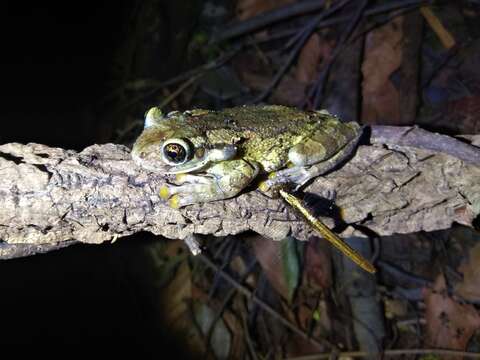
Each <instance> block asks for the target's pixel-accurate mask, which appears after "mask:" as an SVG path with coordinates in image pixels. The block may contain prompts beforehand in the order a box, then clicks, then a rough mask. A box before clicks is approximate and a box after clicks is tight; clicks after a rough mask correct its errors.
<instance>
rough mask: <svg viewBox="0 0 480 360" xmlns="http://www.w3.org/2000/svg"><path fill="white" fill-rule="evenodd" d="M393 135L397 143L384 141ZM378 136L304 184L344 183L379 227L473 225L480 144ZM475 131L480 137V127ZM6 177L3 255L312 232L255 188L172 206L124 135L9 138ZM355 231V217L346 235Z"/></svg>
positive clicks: (357, 210)
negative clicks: (92, 141) (81, 144)
mask: <svg viewBox="0 0 480 360" xmlns="http://www.w3.org/2000/svg"><path fill="white" fill-rule="evenodd" d="M389 139H394V142H395V143H396V145H392V146H388V145H385V144H384V143H385V142H388V141H389ZM419 139H420V140H419ZM371 140H372V143H373V144H372V145H362V146H360V147H359V148H358V149H357V151H356V154H355V155H354V156H353V158H352V159H351V160H350V161H348V162H347V163H346V164H345V165H344V166H343V167H341V168H340V169H338V170H337V171H334V172H332V173H330V174H328V175H326V176H324V177H320V178H317V179H316V180H315V181H313V182H312V183H311V184H310V185H309V186H308V187H306V189H305V192H310V193H317V194H322V193H323V192H324V191H325V190H333V189H335V191H336V194H337V197H336V204H337V205H338V206H339V207H340V208H341V209H342V215H343V217H344V220H345V221H346V222H347V223H350V224H357V225H359V224H360V225H362V226H363V227H367V228H369V229H370V230H372V231H374V232H376V233H377V234H378V235H390V234H393V233H410V232H416V231H421V230H425V231H432V230H439V229H445V228H448V227H450V226H451V224H452V223H453V222H457V223H461V224H465V225H467V226H472V222H473V221H474V220H475V218H477V217H478V216H479V213H480V149H479V148H477V147H476V146H472V145H468V144H465V143H463V142H461V141H458V140H455V139H453V138H450V137H447V136H442V135H436V134H432V133H428V132H426V131H423V130H420V129H417V128H398V127H397V128H396V127H374V128H373V130H372V139H371ZM471 140H472V144H478V143H480V135H477V136H472V137H471ZM398 144H400V145H398ZM406 145H415V146H423V147H427V148H429V149H432V150H425V149H418V148H413V147H408V146H406ZM452 146H453V147H452ZM477 146H478V145H477ZM442 151H447V152H450V153H451V152H452V151H454V152H455V156H457V157H454V156H451V155H446V154H445V153H443V152H442ZM460 159H463V160H460ZM0 179H1V181H0V204H1V206H0V239H1V240H2V242H1V243H0V258H10V257H18V256H26V255H30V254H33V253H36V252H44V251H49V250H51V249H56V248H61V247H64V246H68V245H69V244H71V243H74V242H85V243H102V242H104V241H111V240H115V239H116V238H118V237H122V236H126V235H130V234H133V233H135V232H138V231H150V232H152V233H154V234H158V235H162V236H164V237H167V238H181V239H182V238H185V237H187V236H188V235H191V234H193V233H196V234H213V235H218V236H220V235H227V234H238V233H240V232H243V231H247V230H253V231H255V232H257V233H259V234H261V235H263V236H266V237H269V238H271V239H274V240H279V239H282V238H284V237H285V236H286V235H288V234H291V235H293V236H295V237H297V238H298V239H301V240H305V239H307V238H308V237H309V236H310V235H311V234H312V233H311V230H310V228H309V227H308V226H306V225H305V223H304V222H303V221H302V220H301V219H300V218H298V217H297V216H296V214H295V213H294V212H293V211H292V210H291V209H290V208H288V207H287V206H286V205H285V204H284V203H283V202H282V200H281V199H271V198H268V197H266V196H265V195H263V194H261V193H260V192H259V191H256V190H255V189H251V191H246V192H244V193H243V194H242V195H240V196H237V197H235V198H233V199H229V200H225V201H218V202H214V203H207V204H198V205H192V206H188V207H185V208H183V209H180V210H175V209H171V208H169V207H167V206H166V204H164V202H163V201H162V200H161V199H160V198H159V196H158V189H159V188H160V187H161V185H162V184H163V182H164V179H163V178H162V177H161V176H160V175H159V174H151V173H146V172H144V171H142V170H141V169H139V168H138V167H137V166H136V165H135V164H134V163H133V162H132V161H131V158H130V154H129V149H128V148H126V147H124V146H121V145H114V144H105V145H93V146H90V147H88V148H86V149H84V150H83V151H82V152H79V153H77V152H74V151H70V150H63V149H59V148H52V147H48V146H45V145H39V144H27V145H22V144H18V143H10V144H5V145H1V146H0ZM325 222H326V223H327V224H329V220H328V219H325ZM353 232H354V230H353V228H352V227H348V228H347V229H346V230H345V231H344V233H343V234H342V235H345V236H347V235H351V234H352V233H353ZM356 234H357V233H356ZM357 235H358V234H357Z"/></svg>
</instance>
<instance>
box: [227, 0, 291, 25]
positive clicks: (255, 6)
mask: <svg viewBox="0 0 480 360" xmlns="http://www.w3.org/2000/svg"><path fill="white" fill-rule="evenodd" d="M293 2H295V0H238V1H237V6H236V9H235V12H236V14H237V18H238V19H239V20H246V19H249V18H251V17H254V16H256V15H258V14H261V13H263V12H266V11H271V10H273V9H276V8H279V7H281V6H284V5H287V4H290V3H293Z"/></svg>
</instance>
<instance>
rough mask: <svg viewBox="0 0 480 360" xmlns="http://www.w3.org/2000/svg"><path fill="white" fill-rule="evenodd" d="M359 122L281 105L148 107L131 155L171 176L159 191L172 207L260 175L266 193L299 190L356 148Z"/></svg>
mask: <svg viewBox="0 0 480 360" xmlns="http://www.w3.org/2000/svg"><path fill="white" fill-rule="evenodd" d="M361 134H362V127H361V126H360V125H359V124H358V123H356V122H342V121H341V120H340V119H339V118H337V117H336V116H334V115H331V114H330V113H329V112H328V111H325V110H319V111H303V110H299V109H296V108H292V107H287V106H282V105H250V106H239V107H233V108H227V109H224V110H205V109H194V110H187V111H184V112H180V111H173V112H170V113H168V114H164V113H163V112H162V111H161V109H160V108H158V107H152V108H151V109H150V110H148V111H147V112H146V115H145V122H144V129H143V131H142V133H141V134H140V135H139V137H138V138H137V139H136V141H135V143H134V145H133V147H132V151H131V155H132V158H133V160H134V162H135V163H136V164H137V165H139V166H140V167H141V168H143V169H144V170H147V171H150V172H154V173H157V174H162V175H164V176H166V177H167V178H168V181H167V182H166V183H165V184H164V185H163V186H162V187H161V188H160V189H159V196H160V198H162V199H163V200H164V201H165V202H167V203H168V205H169V206H170V207H172V208H176V209H178V208H182V207H184V206H187V205H192V204H198V203H206V202H211V201H218V200H224V199H229V198H233V197H235V196H237V195H238V194H239V193H241V192H242V191H244V190H245V189H246V188H248V187H249V186H251V185H252V184H253V183H254V182H255V181H256V180H259V181H258V186H257V187H256V188H257V189H258V190H260V191H262V192H263V193H265V194H268V193H269V192H272V191H274V189H278V188H281V187H282V186H283V185H285V184H289V185H292V184H293V185H294V186H295V189H296V190H297V189H299V188H301V187H302V186H304V185H305V184H306V183H308V182H309V181H310V180H311V179H313V178H315V177H318V176H321V175H323V174H325V173H326V172H329V171H331V170H332V169H334V168H335V167H337V166H338V165H339V164H341V163H342V162H344V161H345V159H347V158H348V157H349V156H350V155H351V154H352V153H353V151H354V149H355V148H356V146H357V144H358V142H359V139H360V137H361Z"/></svg>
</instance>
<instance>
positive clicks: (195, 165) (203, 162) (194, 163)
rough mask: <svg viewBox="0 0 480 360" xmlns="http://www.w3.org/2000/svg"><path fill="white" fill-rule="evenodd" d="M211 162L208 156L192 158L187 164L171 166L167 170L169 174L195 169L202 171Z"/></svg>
mask: <svg viewBox="0 0 480 360" xmlns="http://www.w3.org/2000/svg"><path fill="white" fill-rule="evenodd" d="M209 163H210V160H208V159H207V158H204V159H192V160H190V161H188V162H186V163H185V164H181V165H173V166H170V167H169V168H168V169H167V171H166V172H165V173H166V174H167V175H174V174H185V173H189V172H193V171H201V170H203V169H204V168H205V167H207V165H208V164H209Z"/></svg>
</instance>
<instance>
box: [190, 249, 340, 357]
mask: <svg viewBox="0 0 480 360" xmlns="http://www.w3.org/2000/svg"><path fill="white" fill-rule="evenodd" d="M196 258H197V259H200V260H201V261H202V262H203V263H204V264H205V265H207V266H208V267H210V268H212V269H214V270H215V271H218V273H219V274H220V275H221V276H222V277H223V278H224V279H225V280H226V281H228V282H229V283H230V284H232V285H233V286H234V287H235V289H236V290H237V291H238V292H240V293H241V294H243V295H245V296H246V297H247V298H249V299H251V300H252V301H253V302H254V303H256V304H257V305H258V306H259V307H260V308H261V309H262V310H263V311H265V312H267V313H268V314H269V315H270V316H272V317H273V318H275V320H277V321H279V322H280V323H281V324H282V325H284V326H285V327H286V328H288V329H289V330H291V331H292V332H294V333H295V334H297V335H299V336H301V337H302V338H304V339H306V340H308V341H310V342H311V343H313V344H315V345H317V346H319V347H321V346H323V345H327V346H328V347H330V348H331V349H332V350H337V346H336V345H335V344H333V343H332V342H330V341H329V340H327V339H325V338H320V339H318V340H317V339H316V338H313V337H310V336H308V334H307V333H305V332H304V331H303V330H301V329H300V328H299V327H298V326H296V325H295V324H292V323H291V322H289V321H288V320H286V319H285V318H284V317H283V316H282V315H280V314H279V313H278V312H277V311H276V310H275V309H273V308H272V307H271V306H270V305H268V304H267V303H265V302H264V301H263V300H261V299H259V298H258V297H257V296H255V295H254V294H253V293H252V292H251V291H250V289H248V288H247V287H246V286H244V285H242V284H239V283H238V281H237V280H235V279H234V278H233V277H231V276H230V275H229V274H227V273H226V272H225V271H222V270H221V269H219V268H218V266H217V265H215V264H214V263H213V262H212V261H211V260H210V259H209V258H207V257H206V256H204V255H203V254H199V255H197V256H196Z"/></svg>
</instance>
